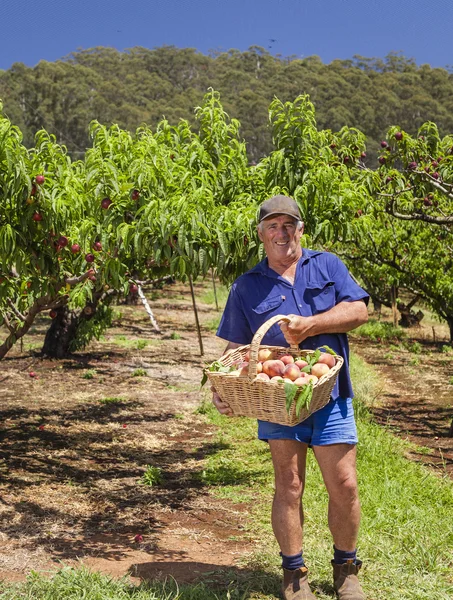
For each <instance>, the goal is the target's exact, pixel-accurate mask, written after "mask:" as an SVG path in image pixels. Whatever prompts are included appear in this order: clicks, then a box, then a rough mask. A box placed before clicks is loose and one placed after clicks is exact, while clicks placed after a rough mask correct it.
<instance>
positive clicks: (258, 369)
mask: <svg viewBox="0 0 453 600" xmlns="http://www.w3.org/2000/svg"><path fill="white" fill-rule="evenodd" d="M262 371H263V363H262V362H257V363H256V372H257V373H262Z"/></svg>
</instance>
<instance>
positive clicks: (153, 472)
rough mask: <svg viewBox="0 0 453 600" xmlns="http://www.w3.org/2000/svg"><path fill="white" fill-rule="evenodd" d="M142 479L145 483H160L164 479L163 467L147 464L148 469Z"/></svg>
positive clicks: (151, 484)
mask: <svg viewBox="0 0 453 600" xmlns="http://www.w3.org/2000/svg"><path fill="white" fill-rule="evenodd" d="M140 481H141V482H142V483H143V484H144V485H149V486H153V485H159V484H160V483H162V481H163V475H162V469H161V468H160V467H154V466H153V465H147V466H146V471H145V472H144V473H143V475H142V478H141V479H140Z"/></svg>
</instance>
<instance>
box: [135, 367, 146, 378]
mask: <svg viewBox="0 0 453 600" xmlns="http://www.w3.org/2000/svg"><path fill="white" fill-rule="evenodd" d="M147 375H148V372H147V371H146V369H142V368H140V367H139V368H138V369H135V370H134V371H132V377H146V376H147Z"/></svg>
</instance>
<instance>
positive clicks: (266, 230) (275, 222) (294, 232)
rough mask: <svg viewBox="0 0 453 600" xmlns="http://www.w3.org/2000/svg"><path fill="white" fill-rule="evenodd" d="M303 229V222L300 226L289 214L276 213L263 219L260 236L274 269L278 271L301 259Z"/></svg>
mask: <svg viewBox="0 0 453 600" xmlns="http://www.w3.org/2000/svg"><path fill="white" fill-rule="evenodd" d="M303 231H304V227H303V224H302V227H300V228H298V226H297V221H296V220H295V219H293V218H292V217H289V216H288V215H275V216H272V217H269V218H268V219H264V221H261V223H260V224H259V225H258V236H259V238H260V240H261V241H262V242H263V245H264V250H265V252H266V255H267V258H268V261H269V266H270V267H271V268H272V269H274V270H276V271H277V272H278V271H279V270H280V269H282V268H283V269H285V268H287V267H289V266H290V265H291V264H293V263H294V262H297V261H298V260H299V258H300V257H301V256H302V248H301V246H300V236H301V235H302V233H303Z"/></svg>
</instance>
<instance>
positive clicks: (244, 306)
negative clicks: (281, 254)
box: [217, 248, 369, 398]
mask: <svg viewBox="0 0 453 600" xmlns="http://www.w3.org/2000/svg"><path fill="white" fill-rule="evenodd" d="M355 300H364V301H365V302H366V303H367V304H368V300H369V296H368V294H367V293H366V292H365V291H364V290H363V289H362V288H361V287H360V286H359V285H358V284H357V283H356V282H355V281H354V280H353V279H352V277H351V275H350V273H349V271H348V269H347V268H346V266H345V265H344V263H343V262H342V261H341V260H340V259H339V258H338V257H337V256H335V255H334V254H331V253H330V252H318V251H315V250H308V249H305V248H304V249H303V250H302V257H301V258H300V260H299V262H298V263H297V266H296V277H295V280H294V285H293V284H291V283H290V282H289V281H288V280H287V279H285V278H284V277H282V276H281V275H279V274H278V273H277V272H276V271H274V270H273V269H271V268H270V267H269V264H268V260H267V258H265V259H264V260H263V261H261V262H260V263H258V264H257V265H256V266H255V267H253V268H252V269H250V270H249V271H247V273H244V275H241V276H240V277H238V279H236V281H235V282H234V283H233V285H232V287H231V291H230V294H229V296H228V300H227V303H226V306H225V310H224V313H223V315H222V319H221V321H220V325H219V328H218V330H217V335H218V336H219V337H221V338H223V339H225V340H228V341H229V342H236V343H237V344H241V345H242V344H250V343H251V341H252V338H253V335H254V334H255V332H256V331H257V330H258V328H259V327H260V326H261V325H262V324H263V323H265V322H266V321H267V320H269V319H270V318H271V317H273V316H275V315H279V314H284V315H289V314H294V315H301V316H302V317H310V316H312V315H317V314H319V313H322V312H324V311H326V310H329V309H330V308H333V307H334V306H335V305H336V304H338V303H339V302H353V301H355ZM261 343H262V344H263V345H270V346H284V347H287V346H288V343H287V342H286V340H285V337H284V335H283V333H282V330H281V329H280V326H279V325H278V324H275V325H273V326H272V327H271V328H270V329H269V330H268V332H267V333H266V335H265V336H264V338H263V340H262V342H261ZM324 344H325V345H327V346H330V347H331V348H332V349H333V350H335V352H336V353H337V354H339V355H340V356H342V357H343V358H344V365H343V367H342V368H341V370H340V373H339V376H338V379H337V381H336V383H335V387H334V389H333V391H332V397H333V398H336V397H338V396H341V397H342V398H352V396H353V391H352V386H351V380H350V376H349V345H348V338H347V336H346V334H345V333H332V334H327V333H324V334H321V335H316V336H313V337H309V338H307V339H305V340H304V341H303V342H301V344H300V345H299V347H300V348H307V349H310V350H314V349H316V348H318V347H320V346H323V345H324Z"/></svg>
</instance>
